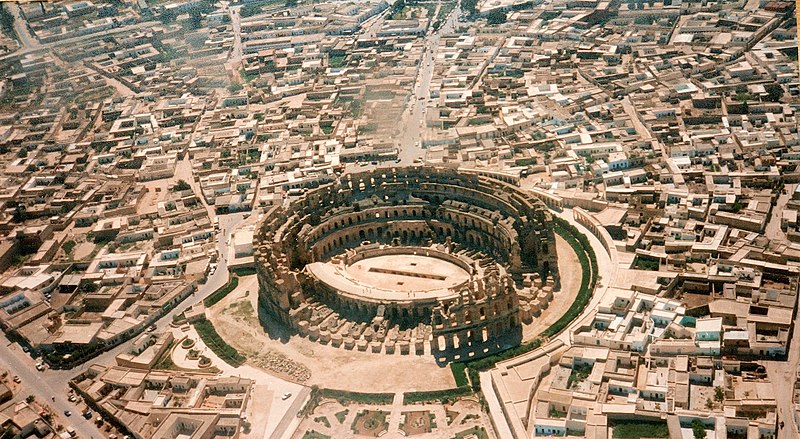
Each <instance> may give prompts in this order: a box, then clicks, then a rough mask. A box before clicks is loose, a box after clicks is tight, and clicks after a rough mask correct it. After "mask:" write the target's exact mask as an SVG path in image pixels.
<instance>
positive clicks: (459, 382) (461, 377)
mask: <svg viewBox="0 0 800 439" xmlns="http://www.w3.org/2000/svg"><path fill="white" fill-rule="evenodd" d="M466 369H467V365H466V364H464V363H450V371H451V372H453V378H455V379H456V387H463V386H468V385H469V380H467V371H466Z"/></svg>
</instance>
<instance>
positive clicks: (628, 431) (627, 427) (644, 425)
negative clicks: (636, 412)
mask: <svg viewBox="0 0 800 439" xmlns="http://www.w3.org/2000/svg"><path fill="white" fill-rule="evenodd" d="M610 424H611V428H612V429H613V431H614V433H613V434H612V436H611V437H613V438H619V439H639V438H664V439H668V438H669V428H668V427H667V423H666V422H660V421H613V422H610Z"/></svg>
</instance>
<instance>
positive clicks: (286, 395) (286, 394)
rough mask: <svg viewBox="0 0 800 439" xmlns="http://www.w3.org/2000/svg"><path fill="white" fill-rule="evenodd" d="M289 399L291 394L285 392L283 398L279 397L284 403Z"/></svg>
mask: <svg viewBox="0 0 800 439" xmlns="http://www.w3.org/2000/svg"><path fill="white" fill-rule="evenodd" d="M291 397H292V392H286V393H284V394H283V396H281V399H282V400H284V401H286V400H287V399H289V398H291Z"/></svg>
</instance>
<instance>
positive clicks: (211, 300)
mask: <svg viewBox="0 0 800 439" xmlns="http://www.w3.org/2000/svg"><path fill="white" fill-rule="evenodd" d="M238 286H239V277H238V276H231V278H230V279H229V280H228V283H227V284H225V285H223V286H222V287H220V288H219V289H218V290H217V291H214V292H213V293H211V294H210V295H209V296H208V297H206V298H205V299H203V305H205V306H206V307H207V308H208V307H212V306H214V305H215V304H216V303H217V302H219V301H220V300H222V299H224V298H225V296H227V295H228V294H229V293H230V292H231V291H233V290H235V289H236V287H238Z"/></svg>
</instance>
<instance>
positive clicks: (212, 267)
mask: <svg viewBox="0 0 800 439" xmlns="http://www.w3.org/2000/svg"><path fill="white" fill-rule="evenodd" d="M216 271H217V264H211V265H209V268H208V275H209V276H213V275H214V273H216Z"/></svg>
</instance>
